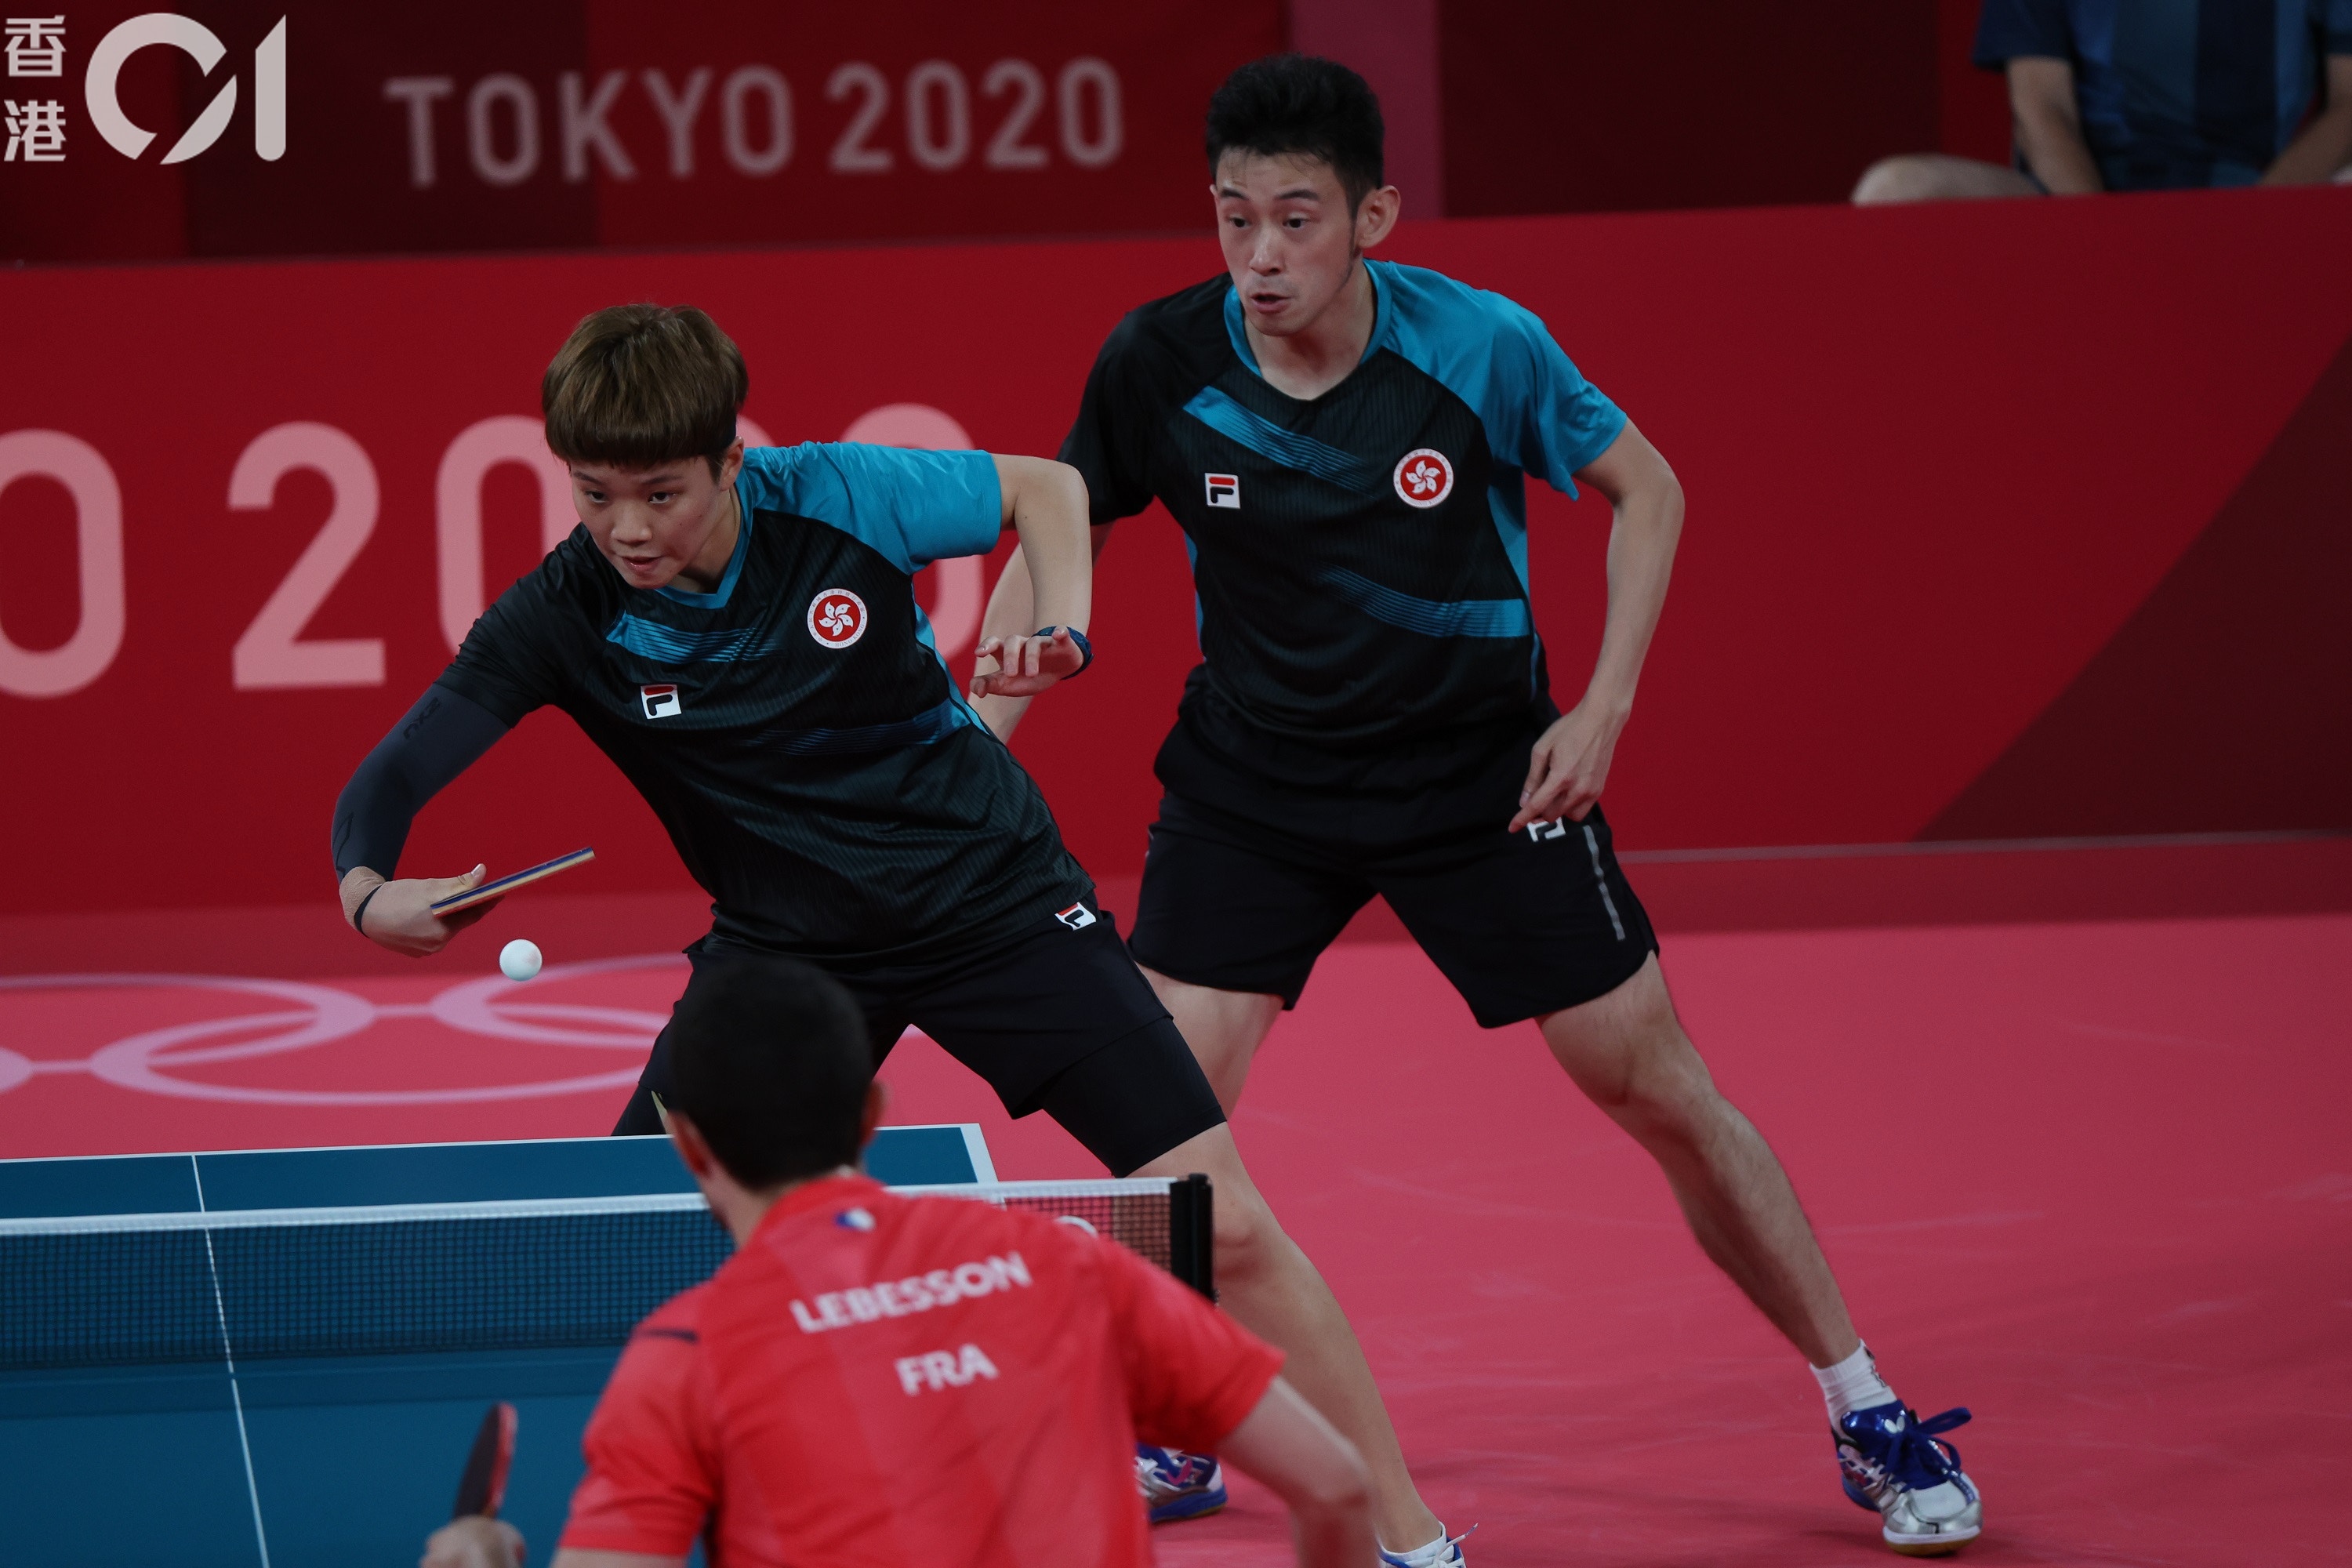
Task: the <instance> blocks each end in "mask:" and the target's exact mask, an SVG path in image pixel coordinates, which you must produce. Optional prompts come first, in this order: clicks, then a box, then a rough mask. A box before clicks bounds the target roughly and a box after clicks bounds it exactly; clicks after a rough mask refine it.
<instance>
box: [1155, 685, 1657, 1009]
mask: <svg viewBox="0 0 2352 1568" xmlns="http://www.w3.org/2000/svg"><path fill="white" fill-rule="evenodd" d="M1540 733H1541V729H1540V727H1539V726H1537V727H1530V728H1527V729H1525V730H1524V731H1521V730H1520V729H1518V728H1514V729H1513V730H1512V731H1509V732H1508V733H1506V734H1503V735H1500V736H1497V737H1489V738H1488V739H1487V740H1486V742H1484V743H1481V744H1479V745H1477V746H1475V748H1474V749H1473V750H1472V751H1471V752H1469V753H1468V754H1467V755H1466V756H1465V761H1464V764H1463V765H1462V766H1461V767H1460V768H1459V769H1457V770H1454V772H1453V773H1452V775H1451V776H1449V777H1439V778H1436V779H1431V778H1429V777H1428V775H1427V774H1425V773H1417V774H1415V779H1416V782H1415V783H1414V784H1413V785H1412V787H1411V788H1409V789H1408V788H1404V787H1402V786H1400V787H1398V788H1396V789H1393V790H1391V789H1384V788H1379V787H1373V788H1369V789H1365V790H1360V791H1358V792H1353V793H1347V794H1342V793H1337V792H1333V791H1328V790H1308V789H1301V788H1298V787H1297V786H1292V785H1286V784H1276V783H1274V782H1272V781H1270V780H1268V779H1266V778H1265V777H1264V776H1262V775H1260V774H1257V773H1252V772H1251V771H1249V770H1247V769H1245V768H1244V767H1242V766H1241V765H1239V764H1237V763H1234V762H1232V761H1230V760H1227V759H1225V758H1223V757H1222V756H1221V755H1220V754H1219V753H1218V752H1215V751H1213V750H1212V749H1209V748H1207V747H1204V746H1202V745H1201V744H1199V743H1197V742H1195V741H1194V740H1193V739H1192V738H1190V737H1188V736H1187V734H1186V732H1185V730H1184V727H1183V726H1182V725H1181V724H1180V725H1179V727H1178V730H1177V732H1176V733H1174V734H1172V735H1171V736H1170V738H1169V742H1168V744H1167V746H1166V747H1164V748H1162V750H1161V752H1160V778H1161V780H1162V782H1163V783H1165V784H1167V786H1168V790H1167V794H1166V795H1163V796H1162V797H1161V799H1160V819H1159V821H1157V822H1156V823H1154V824H1153V825H1152V828H1151V842H1150V851H1149V853H1148V855H1147V858H1145V861H1144V867H1143V890H1142V895H1141V898H1140V900H1139V907H1138V910H1137V912H1136V917H1135V936H1134V939H1133V948H1134V952H1135V957H1136V960H1137V962H1139V963H1142V964H1144V965H1145V966H1147V967H1149V968H1150V969H1154V970H1157V971H1158V972H1159V973H1162V974H1165V975H1168V976H1170V977H1171V978H1172V979H1176V980H1182V981H1187V982H1189V983H1191V984H1195V985H1208V986H1213V987H1215V988H1216V989H1218V990H1220V991H1247V992H1256V993H1260V994H1271V995H1276V996H1279V997H1281V998H1282V1004H1283V1005H1284V1006H1286V1007H1291V1006H1296V1005H1297V1002H1298V995H1299V993H1300V992H1301V991H1303V990H1304V989H1305V988H1306V985H1307V975H1308V973H1310V972H1311V971H1312V970H1313V969H1314V967H1315V960H1316V959H1317V957H1318V956H1319V955H1320V954H1321V952H1323V950H1324V949H1325V948H1326V947H1328V946H1329V945H1330V944H1331V942H1332V940H1333V939H1334V938H1336V937H1337V936H1338V935H1339V931H1340V928H1342V927H1343V926H1345V925H1346V924H1347V923H1348V921H1349V918H1350V917H1351V916H1353V915H1354V914H1355V912H1356V911H1357V910H1360V909H1361V908H1363V907H1364V905H1365V904H1366V903H1368V902H1370V900H1371V897H1372V895H1373V894H1375V893H1378V894H1380V895H1381V897H1382V898H1384V899H1386V900H1388V903H1389V907H1390V908H1391V909H1393V910H1395V911H1396V914H1397V918H1398V919H1399V920H1401V921H1403V922H1404V925H1405V929H1406V930H1407V931H1411V932H1412V936H1413V939H1414V940H1415V941H1416V942H1420V943H1421V947H1422V951H1423V952H1426V953H1428V954H1429V956H1430V958H1431V959H1432V960H1433V961H1434V962H1435V963H1436V964H1437V967H1438V968H1439V969H1441V970H1443V971H1444V973H1445V977H1446V978H1447V979H1448V980H1450V981H1452V982H1453V983H1454V989H1455V990H1456V991H1459V992H1460V993H1461V994H1462V999H1463V1000H1464V1001H1465V1002H1467V1003H1468V1004H1469V1005H1470V1011H1471V1013H1472V1015H1473V1016H1475V1017H1476V1019H1477V1020H1478V1022H1479V1024H1480V1025H1482V1026H1485V1027H1486V1028H1490V1029H1492V1028H1498V1027H1500V1026H1503V1025H1505V1024H1511V1023H1517V1021H1519V1020H1520V1019H1522V1018H1534V1017H1540V1016H1543V1015H1545V1014H1547V1013H1556V1012H1559V1010H1560V1009H1561V1008H1564V1007H1573V1006H1576V1005H1579V1004H1580V1003H1584V1002H1590V1001H1591V1000H1592V999H1593V998H1594V997H1596V996H1602V995H1606V994H1608V993H1610V992H1612V991H1614V990H1615V989H1616V988H1617V987H1618V986H1620V985H1622V984H1624V983H1625V982H1626V981H1628V980H1630V979H1632V978H1633V974H1634V973H1635V972H1636V971H1638V970H1639V969H1640V968H1641V967H1642V965H1643V963H1644V962H1645V961H1646V960H1647V959H1648V957H1649V955H1650V954H1651V953H1653V952H1656V951H1657V946H1658V941H1657V937H1656V935H1655V934H1654V932H1653V931H1651V929H1650V919H1649V916H1648V915H1647V914H1646V913H1645V912H1644V911H1643V909H1642V904H1641V900H1638V899H1636V898H1635V897H1634V896H1633V889H1632V888H1631V887H1629V886H1627V884H1626V881H1625V873H1624V872H1623V871H1622V869H1621V868H1619V867H1618V864H1617V857H1616V855H1615V854H1614V853H1613V852H1612V849H1611V847H1610V837H1609V822H1608V819H1607V818H1606V817H1605V816H1602V815H1601V808H1600V807H1599V806H1598V805H1595V806H1594V807H1593V808H1592V810H1591V812H1590V813H1588V814H1587V815H1586V816H1585V818H1584V820H1583V821H1582V822H1569V821H1566V820H1561V821H1557V822H1549V823H1538V824H1537V825H1535V826H1532V827H1528V828H1523V829H1521V830H1520V831H1519V832H1517V833H1507V832H1505V831H1504V829H1505V827H1506V826H1507V825H1508V824H1509V822H1510V820H1511V817H1512V816H1514V815H1515V814H1516V813H1517V810H1518V801H1519V790H1520V788H1521V787H1522V786H1523V785H1524V784H1525V783H1526V781H1527V768H1528V748H1529V747H1530V746H1532V745H1533V744H1534V743H1535V740H1536V737H1537V736H1538V734H1540ZM1406 771H1407V770H1402V769H1399V770H1394V771H1393V772H1394V773H1395V774H1397V775H1402V773H1405V772H1406ZM1365 773H1366V775H1367V777H1368V778H1369V779H1371V780H1373V781H1379V780H1380V779H1381V776H1382V775H1381V771H1380V764H1379V763H1377V762H1375V763H1372V764H1370V765H1368V767H1367V768H1366V770H1365Z"/></svg>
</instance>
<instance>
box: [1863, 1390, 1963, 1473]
mask: <svg viewBox="0 0 2352 1568" xmlns="http://www.w3.org/2000/svg"><path fill="white" fill-rule="evenodd" d="M1903 1417H1904V1419H1903V1426H1902V1427H1901V1429H1900V1430H1897V1431H1894V1432H1889V1431H1887V1430H1886V1429H1885V1427H1883V1426H1881V1427H1877V1428H1875V1429H1874V1430H1875V1435H1876V1436H1878V1437H1880V1438H1882V1439H1884V1440H1885V1451H1884V1452H1882V1453H1877V1454H1873V1455H1871V1458H1874V1459H1875V1460H1876V1461H1877V1462H1878V1463H1879V1464H1881V1465H1884V1466H1885V1467H1886V1470H1887V1473H1888V1474H1890V1475H1892V1476H1893V1477H1894V1478H1895V1479H1896V1480H1898V1481H1900V1482H1902V1483H1903V1484H1904V1485H1905V1486H1906V1487H1907V1488H1909V1489H1911V1490H1913V1491H1925V1490H1927V1489H1928V1488H1929V1487H1939V1486H1942V1485H1943V1484H1944V1483H1945V1482H1947V1481H1948V1480H1950V1479H1952V1477H1953V1475H1954V1473H1955V1472H1957V1471H1958V1469H1959V1468H1960V1451H1959V1449H1958V1448H1956V1447H1953V1446H1952V1445H1951V1444H1949V1443H1947V1442H1944V1441H1942V1440H1941V1439H1940V1438H1939V1437H1938V1436H1937V1433H1940V1432H1949V1431H1951V1430H1953V1429H1954V1428H1955V1427H1958V1426H1967V1425H1968V1422H1969V1407H1968V1406H1967V1405H1955V1406H1953V1407H1952V1408H1951V1409H1949V1410H1947V1411H1945V1412H1944V1413H1943V1414H1942V1415H1931V1416H1929V1417H1927V1419H1926V1420H1924V1421H1923V1420H1921V1419H1920V1418H1919V1415H1918V1413H1917V1412H1916V1411H1914V1410H1912V1409H1910V1408H1909V1407H1908V1406H1906V1407H1905V1408H1904V1411H1903ZM1848 1419H1849V1420H1851V1419H1852V1417H1850V1416H1849V1417H1848ZM1850 1435H1853V1436H1860V1434H1859V1433H1851V1434H1850Z"/></svg>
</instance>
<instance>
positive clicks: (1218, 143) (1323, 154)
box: [1208, 55, 1384, 212]
mask: <svg viewBox="0 0 2352 1568" xmlns="http://www.w3.org/2000/svg"><path fill="white" fill-rule="evenodd" d="M1383 135H1384V132H1383V130H1382V127H1381V100H1380V99H1379V97H1378V96H1377V95H1375V94H1374V93H1373V91H1372V89H1371V85H1370V83H1368V82H1367V81H1365V80H1364V79H1363V78H1362V77H1360V76H1358V75H1357V74H1356V73H1355V72H1354V71H1351V70H1349V68H1347V67H1346V66H1343V65H1341V64H1340V63H1339V61H1337V60H1327V59H1323V58H1319V57H1318V56H1315V55H1268V56H1266V57H1265V58H1264V59H1256V60H1252V61H1250V63H1249V64H1247V65H1245V66H1244V67H1242V68H1240V69H1239V70H1236V71H1235V72H1234V74H1233V75H1231V76H1229V77H1227V78H1226V79H1225V85H1224V86H1223V87H1221V88H1219V89H1217V92H1216V96H1215V97H1213V98H1212V99H1210V100H1209V134H1208V144H1209V177H1210V178H1211V179H1214V178H1216V174H1217V163H1218V160H1220V159H1222V158H1223V156H1224V155H1225V154H1226V153H1231V152H1235V151H1239V152H1244V153H1256V154H1258V155H1259V156H1260V157H1266V158H1273V157H1279V156H1281V155H1282V154H1283V153H1291V154H1293V155H1295V156H1299V157H1307V158H1319V159H1321V160H1322V161H1323V162H1324V163H1328V164H1330V165H1331V172H1332V173H1333V174H1337V175H1339V186H1340V188H1341V189H1342V190H1344V191H1346V192H1347V193H1348V210H1349V211H1350V212H1353V211H1354V210H1355V209H1356V208H1357V207H1359V206H1360V205H1363V200H1364V198H1365V197H1366V196H1367V195H1370V194H1371V193H1372V192H1374V191H1376V190H1378V189H1380V188H1381V184H1382V180H1381V141H1382V138H1383Z"/></svg>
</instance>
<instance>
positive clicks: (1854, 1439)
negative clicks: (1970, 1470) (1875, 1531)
mask: <svg viewBox="0 0 2352 1568" xmlns="http://www.w3.org/2000/svg"><path fill="white" fill-rule="evenodd" d="M1968 1419H1969V1412H1968V1409H1967V1407H1966V1406H1962V1407H1960V1408H1958V1409H1956V1410H1947V1411H1945V1412H1944V1413H1943V1414H1942V1415H1931V1416H1929V1417H1928V1418H1927V1420H1925V1421H1922V1420H1921V1419H1919V1414H1918V1412H1917V1411H1916V1410H1913V1409H1911V1408H1910V1407H1909V1406H1907V1405H1904V1404H1903V1403H1902V1402H1901V1401H1899V1400H1898V1401H1896V1402H1895V1403H1894V1404H1892V1405H1872V1406H1871V1407H1870V1408H1868V1409H1867V1410H1856V1411H1853V1412H1851V1413H1849V1414H1848V1415H1846V1417H1845V1419H1843V1421H1840V1422H1839V1423H1838V1424H1837V1425H1836V1426H1833V1427H1832V1428H1831V1436H1832V1437H1834V1438H1835V1439H1836V1441H1837V1457H1838V1468H1839V1469H1840V1470H1841V1471H1843V1474H1844V1480H1845V1495H1846V1496H1848V1497H1850V1498H1852V1499H1853V1500H1854V1502H1855V1503H1856V1504H1857V1505H1858V1506H1860V1507H1863V1508H1866V1509H1870V1510H1874V1512H1876V1513H1877V1515H1878V1517H1879V1518H1880V1519H1881V1520H1882V1521H1885V1524H1884V1528H1882V1529H1881V1531H1880V1532H1879V1533H1880V1534H1882V1535H1884V1536H1885V1538H1886V1544H1887V1545H1889V1546H1892V1547H1893V1548H1895V1551H1897V1552H1902V1553H1903V1554H1904V1555H1905V1556H1906V1557H1941V1556H1944V1555H1945V1554H1947V1553H1948V1552H1958V1550H1959V1549H1960V1548H1961V1547H1963V1546H1965V1545H1967V1544H1968V1543H1969V1542H1971V1541H1974V1540H1975V1539H1976V1538H1977V1537H1978V1536H1979V1535H1980V1534H1982V1533H1983V1531H1984V1502H1983V1500H1981V1499H1979V1497H1978V1496H1977V1489H1976V1483H1975V1482H1973V1481H1971V1480H1969V1478H1968V1475H1967V1473H1966V1472H1965V1471H1963V1470H1962V1469H1961V1468H1960V1451H1959V1450H1958V1448H1955V1447H1952V1445H1950V1444H1949V1443H1947V1442H1945V1441H1944V1440H1943V1439H1942V1438H1940V1437H1938V1436H1937V1433H1939V1432H1949V1431H1950V1430H1952V1429H1953V1428H1954V1427H1956V1426H1964V1425H1966V1424H1967V1422H1968Z"/></svg>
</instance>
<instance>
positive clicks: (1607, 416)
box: [1486, 294, 1625, 495]
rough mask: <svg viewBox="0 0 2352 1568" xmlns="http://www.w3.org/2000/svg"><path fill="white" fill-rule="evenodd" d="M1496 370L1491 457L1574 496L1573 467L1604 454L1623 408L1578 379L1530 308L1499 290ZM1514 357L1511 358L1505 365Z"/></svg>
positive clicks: (1489, 422)
mask: <svg viewBox="0 0 2352 1568" xmlns="http://www.w3.org/2000/svg"><path fill="white" fill-rule="evenodd" d="M1487 299H1489V300H1492V301H1493V302H1494V309H1495V310H1496V315H1497V317H1498V320H1497V321H1496V329H1497V330H1496V351H1495V352H1496V360H1497V362H1498V363H1497V364H1496V372H1497V374H1496V375H1495V377H1494V378H1493V380H1492V381H1490V382H1489V383H1488V395H1489V396H1491V397H1493V398H1494V400H1495V404H1496V406H1493V407H1491V408H1489V409H1487V410H1486V429H1487V435H1488V438H1489V439H1490V440H1493V441H1494V442H1495V443H1496V446H1497V447H1506V446H1507V447H1510V448H1511V449H1510V450H1508V451H1504V450H1497V451H1496V454H1495V455H1496V457H1498V458H1502V459H1503V460H1504V461H1505V462H1508V463H1516V464H1517V465H1518V466H1519V467H1520V468H1524V469H1526V470H1527V471H1528V473H1530V474H1533V475H1534V476H1535V477H1536V478H1538V479H1541V480H1543V481H1544V482H1545V483H1546V484H1548V485H1549V486H1551V487H1552V488H1553V489H1557V490H1565V491H1566V492H1568V493H1569V494H1570V495H1574V494H1575V493H1576V482H1575V479H1573V478H1572V477H1571V476H1573V475H1574V474H1575V472H1576V471H1577V470H1578V469H1579V468H1583V467H1584V466H1585V465H1586V464H1588V463H1590V462H1591V461H1592V460H1593V459H1594V458H1598V457H1600V456H1601V453H1603V452H1605V451H1607V450H1608V449H1609V448H1610V446H1611V445H1612V443H1613V442H1615V441H1616V439H1617V437H1618V436H1619V435H1621V434H1622V432H1623V431H1624V428H1625V411H1624V410H1623V409H1622V408H1620V407H1618V406H1617V405H1616V404H1614V403H1612V402H1611V401H1610V399H1609V395H1608V394H1606V393H1604V392H1602V391H1601V389H1600V388H1599V387H1597V386H1595V385H1593V384H1591V382H1589V381H1587V380H1585V379H1584V373H1583V372H1581V371H1580V370H1578V369H1577V368H1576V363H1575V362H1574V361H1572V360H1570V358H1569V357H1568V355H1567V354H1566V353H1564V352H1562V350H1561V349H1560V346H1559V344H1558V343H1557V342H1553V341H1552V335H1551V333H1550V331H1549V330H1547V329H1546V328H1545V326H1544V324H1543V321H1542V320H1541V319H1540V318H1538V316H1537V315H1536V314H1535V312H1533V311H1532V310H1528V309H1527V308H1526V307H1525V306H1522V305H1518V304H1516V303H1514V302H1512V301H1511V300H1506V299H1504V298H1503V297H1502V296H1500V295H1498V294H1490V295H1488V296H1487ZM1512 362H1517V363H1512Z"/></svg>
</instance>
